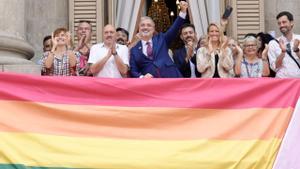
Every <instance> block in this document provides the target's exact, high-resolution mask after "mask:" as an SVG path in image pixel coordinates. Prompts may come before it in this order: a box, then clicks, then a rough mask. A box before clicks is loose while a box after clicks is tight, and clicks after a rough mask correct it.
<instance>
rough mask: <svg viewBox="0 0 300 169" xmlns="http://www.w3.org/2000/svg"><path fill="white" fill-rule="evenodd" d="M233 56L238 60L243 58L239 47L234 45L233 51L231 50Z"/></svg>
mask: <svg viewBox="0 0 300 169" xmlns="http://www.w3.org/2000/svg"><path fill="white" fill-rule="evenodd" d="M232 53H233V56H234V57H237V58H239V57H243V50H242V48H241V47H240V46H239V45H237V44H236V45H235V47H234V49H233V52H232Z"/></svg>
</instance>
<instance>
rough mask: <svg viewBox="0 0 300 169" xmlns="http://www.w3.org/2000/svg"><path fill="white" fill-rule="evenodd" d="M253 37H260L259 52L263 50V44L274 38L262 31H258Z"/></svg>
mask: <svg viewBox="0 0 300 169" xmlns="http://www.w3.org/2000/svg"><path fill="white" fill-rule="evenodd" d="M255 37H256V38H257V37H260V40H261V47H260V49H258V51H259V52H262V51H264V49H265V44H269V42H270V41H271V40H273V39H274V37H273V36H271V35H270V34H268V33H263V32H259V33H258V34H257V35H256V36H255Z"/></svg>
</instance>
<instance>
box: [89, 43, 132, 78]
mask: <svg viewBox="0 0 300 169" xmlns="http://www.w3.org/2000/svg"><path fill="white" fill-rule="evenodd" d="M108 51H109V48H107V47H106V46H105V45H104V43H100V44H96V45H94V46H92V48H91V51H90V57H89V61H88V63H90V64H94V63H96V62H98V61H100V60H102V59H103V58H104V57H106V55H107V53H108ZM116 51H117V53H118V56H119V57H120V58H121V59H122V61H123V63H124V64H125V65H128V66H129V53H128V52H129V51H128V48H127V46H125V45H120V44H117V45H116ZM96 77H104V78H122V75H121V73H120V71H119V70H118V67H117V64H116V62H115V58H114V56H111V57H110V58H109V59H108V61H107V62H106V63H105V65H104V67H103V68H102V70H101V71H100V72H99V73H98V74H97V75H96Z"/></svg>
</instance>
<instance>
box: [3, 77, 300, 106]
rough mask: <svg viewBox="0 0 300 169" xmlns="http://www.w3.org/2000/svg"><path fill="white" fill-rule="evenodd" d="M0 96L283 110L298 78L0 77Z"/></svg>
mask: <svg viewBox="0 0 300 169" xmlns="http://www.w3.org/2000/svg"><path fill="white" fill-rule="evenodd" d="M0 79H1V80H0V99H2V100H17V101H34V102H47V103H61V104H82V105H101V106H124V107H126V106H130V107H182V108H185V107H186V108H214V109H218V108H219V109H226V108H228V109H237V108H286V107H293V108H294V107H295V105H296V101H297V99H298V98H299V96H300V80H299V79H100V78H88V77H39V76H29V75H14V74H1V75H0Z"/></svg>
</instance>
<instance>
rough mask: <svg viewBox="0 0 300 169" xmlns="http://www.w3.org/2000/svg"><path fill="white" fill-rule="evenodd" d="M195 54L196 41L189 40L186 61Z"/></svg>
mask: <svg viewBox="0 0 300 169" xmlns="http://www.w3.org/2000/svg"><path fill="white" fill-rule="evenodd" d="M193 55H194V43H193V42H188V44H187V55H186V58H185V60H186V62H188V61H189V60H190V59H191V58H192V57H193Z"/></svg>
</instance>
